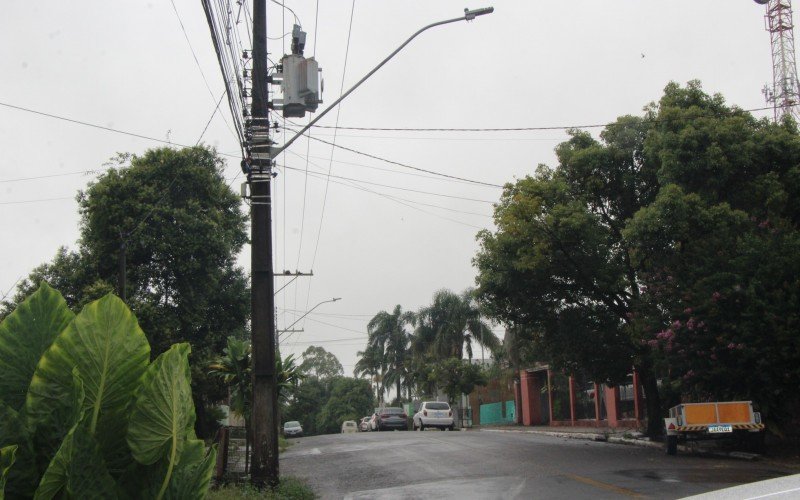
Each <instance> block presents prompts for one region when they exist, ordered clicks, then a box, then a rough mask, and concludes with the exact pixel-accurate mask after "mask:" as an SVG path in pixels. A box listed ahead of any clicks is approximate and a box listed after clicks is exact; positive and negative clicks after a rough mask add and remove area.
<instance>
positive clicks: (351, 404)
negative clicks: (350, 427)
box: [317, 377, 375, 434]
mask: <svg viewBox="0 0 800 500" xmlns="http://www.w3.org/2000/svg"><path fill="white" fill-rule="evenodd" d="M374 407H375V400H374V399H373V397H372V388H371V387H370V385H369V382H367V381H366V380H364V379H358V378H350V377H337V378H335V379H334V380H333V381H332V385H331V394H330V398H328V400H327V402H326V403H325V404H324V406H322V410H321V411H320V412H319V415H317V429H318V431H319V432H320V433H325V434H331V433H335V432H339V430H340V428H341V425H342V422H344V421H345V420H358V419H360V418H361V417H363V416H364V415H369V414H370V413H372V411H373V408H374Z"/></svg>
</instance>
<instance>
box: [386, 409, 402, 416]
mask: <svg viewBox="0 0 800 500" xmlns="http://www.w3.org/2000/svg"><path fill="white" fill-rule="evenodd" d="M403 413H405V412H404V411H403V409H402V408H384V409H383V410H381V414H383V415H387V414H388V415H401V414H403Z"/></svg>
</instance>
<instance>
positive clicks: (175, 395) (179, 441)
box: [128, 343, 195, 498]
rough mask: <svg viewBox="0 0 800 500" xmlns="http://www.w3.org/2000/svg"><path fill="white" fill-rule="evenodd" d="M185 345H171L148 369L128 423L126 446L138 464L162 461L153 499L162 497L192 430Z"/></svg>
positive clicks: (192, 414) (192, 415)
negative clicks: (161, 474)
mask: <svg viewBox="0 0 800 500" xmlns="http://www.w3.org/2000/svg"><path fill="white" fill-rule="evenodd" d="M189 351H190V347H189V344H186V343H183V344H175V345H173V346H172V347H171V348H170V349H169V350H168V351H166V352H165V353H163V354H161V355H160V356H159V357H158V358H156V360H155V361H153V363H152V364H151V365H150V366H149V367H148V369H147V372H146V373H145V375H144V377H143V378H142V384H141V387H140V388H139V391H138V392H137V395H136V402H135V404H134V406H133V409H132V411H131V416H130V422H129V424H128V446H130V449H131V453H132V454H133V457H134V458H135V459H136V460H137V461H138V462H139V463H141V464H144V465H152V464H155V463H156V462H158V461H159V460H162V459H164V460H165V462H166V464H167V470H166V471H165V473H164V477H163V480H162V481H161V487H160V488H159V492H158V495H157V498H163V495H164V494H165V492H166V489H167V486H168V485H169V482H170V480H171V477H172V474H173V472H174V471H175V468H176V467H175V466H176V465H177V464H178V462H179V461H180V458H181V454H182V451H183V446H184V444H185V442H186V440H187V437H188V436H191V435H192V428H193V427H194V419H195V414H194V403H193V402H192V388H191V379H190V372H189Z"/></svg>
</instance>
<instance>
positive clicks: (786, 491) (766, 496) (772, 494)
mask: <svg viewBox="0 0 800 500" xmlns="http://www.w3.org/2000/svg"><path fill="white" fill-rule="evenodd" d="M795 491H800V488H792V489H791V490H783V491H776V492H775V493H767V494H766V495H761V496H757V497H749V498H748V499H747V500H756V499H758V498H769V497H774V496H777V495H783V494H784V493H793V492H795Z"/></svg>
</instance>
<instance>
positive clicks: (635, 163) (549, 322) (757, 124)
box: [475, 82, 800, 432]
mask: <svg viewBox="0 0 800 500" xmlns="http://www.w3.org/2000/svg"><path fill="white" fill-rule="evenodd" d="M799 148H800V141H798V135H797V131H796V129H795V127H794V124H793V123H790V122H787V123H781V124H774V123H772V122H770V121H769V120H766V119H763V120H757V119H755V118H753V117H752V116H751V115H750V114H749V113H746V112H744V111H742V110H740V109H738V108H736V107H730V106H728V105H726V104H725V101H724V99H723V98H722V97H721V96H719V95H714V96H710V95H708V94H706V93H705V92H703V90H702V88H701V86H700V84H699V83H698V82H690V83H689V84H688V85H687V86H685V87H681V86H679V85H677V84H674V83H673V84H669V85H668V86H667V87H666V88H665V91H664V95H663V97H662V98H661V100H660V101H659V102H658V103H654V104H651V105H649V106H648V107H647V108H646V109H645V113H644V116H642V117H635V116H624V117H620V118H619V119H617V121H616V122H614V123H613V124H610V125H608V126H607V127H606V128H605V129H604V130H603V131H602V132H601V133H600V136H599V139H595V138H594V137H592V136H591V135H590V134H589V133H588V132H584V131H578V130H573V131H570V139H569V140H568V141H566V142H564V143H562V144H560V145H559V146H558V147H557V148H556V153H557V157H558V165H557V166H556V167H555V168H549V167H546V166H540V167H539V168H538V169H537V171H536V173H535V174H534V175H532V176H528V177H525V178H524V179H520V180H519V181H517V182H515V183H513V184H508V185H506V187H505V191H504V193H503V196H502V198H501V200H500V202H499V204H498V205H497V208H496V211H495V222H496V225H497V230H496V231H483V232H482V233H480V234H479V242H480V245H481V247H480V250H479V252H478V254H477V256H476V258H475V265H476V267H477V269H478V276H477V278H476V281H477V284H478V289H477V294H478V297H479V298H480V301H481V303H482V305H483V306H484V307H485V309H486V310H487V312H488V313H489V314H490V316H492V317H494V318H497V319H498V320H500V321H502V322H503V323H505V324H507V325H509V326H511V327H512V328H513V330H514V333H515V334H516V335H517V336H518V337H522V338H528V339H530V340H531V341H532V342H533V343H534V344H535V345H536V351H537V352H538V353H539V356H540V357H541V358H542V359H546V360H547V361H550V362H551V363H553V364H554V365H555V366H558V367H561V368H564V369H566V370H568V371H574V370H577V369H580V370H583V371H586V372H588V375H589V376H591V377H592V378H594V380H597V381H608V382H610V383H615V382H618V381H620V380H621V379H622V377H623V376H624V375H625V374H626V373H627V372H628V371H629V370H630V368H631V367H636V368H637V370H638V371H639V372H640V374H641V375H642V376H643V381H644V385H645V390H646V396H647V402H648V414H649V417H650V419H651V420H650V426H649V430H650V431H651V432H656V430H657V427H658V426H660V423H659V422H658V419H659V418H660V417H661V416H662V415H661V408H660V405H659V394H658V390H657V385H656V383H655V380H656V376H658V377H659V378H662V379H664V380H667V381H668V382H670V384H671V385H672V386H673V387H677V389H678V390H679V391H680V392H682V393H684V394H693V395H694V397H697V398H700V397H702V398H720V399H725V398H728V399H730V398H733V397H737V398H745V399H753V400H755V401H756V402H757V403H759V404H760V405H761V408H762V411H766V412H767V413H771V414H772V415H773V416H777V415H779V414H781V412H782V411H781V410H778V409H777V406H778V404H779V401H781V400H782V401H783V402H784V403H786V402H788V401H787V400H786V399H785V398H786V396H789V394H788V393H789V392H796V391H794V389H791V390H790V388H789V385H787V383H788V380H789V379H788V378H786V377H787V375H786V374H788V373H791V374H795V375H788V376H789V377H790V378H791V377H796V371H795V370H796V369H797V366H798V363H797V361H798V352H799V351H798V347H797V346H798V336H797V335H796V325H797V321H798V315H799V314H800V307H798V302H797V301H798V299H797V297H798V295H799V294H798V291H800V282H798V274H797V270H798V265H800V261H799V260H798V259H799V258H800V257H798V256H800V253H798V252H797V249H798V247H797V244H798V236H799V235H800V233H798V221H800V217H799V216H798V214H800V212H799V211H798V194H800V191H798V189H799V187H800V182H798V180H799V179H800V170H798V165H799V164H800V161H798V160H800V149H799ZM791 325H795V326H794V327H793V326H791ZM792 379H794V378H792ZM765 387H769V390H768V391H764V390H763V389H764V388H765ZM791 405H795V406H796V405H797V398H796V397H794V400H793V401H792V402H791ZM783 414H784V415H787V413H785V410H783Z"/></svg>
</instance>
